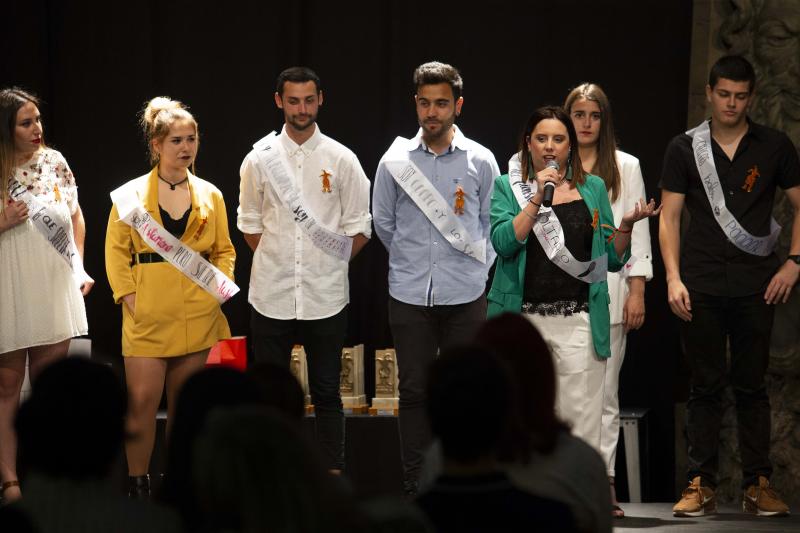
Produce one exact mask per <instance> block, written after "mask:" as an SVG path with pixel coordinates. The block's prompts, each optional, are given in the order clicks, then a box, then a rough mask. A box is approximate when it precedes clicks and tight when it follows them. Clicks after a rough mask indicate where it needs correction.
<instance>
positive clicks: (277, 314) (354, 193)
mask: <svg viewBox="0 0 800 533" xmlns="http://www.w3.org/2000/svg"><path fill="white" fill-rule="evenodd" d="M322 101H323V98H322V90H321V88H320V80H319V77H318V76H317V75H316V74H315V73H314V72H313V71H312V70H310V69H308V68H305V67H292V68H289V69H286V70H284V71H283V72H282V73H281V74H280V75H279V76H278V82H277V91H276V92H275V104H276V105H277V106H278V108H280V109H282V110H283V114H284V118H285V124H284V127H283V130H282V131H281V133H280V134H278V135H275V134H274V133H272V134H270V135H268V136H267V137H265V138H263V139H261V140H260V141H258V142H257V143H256V144H255V145H254V146H253V150H252V151H251V152H250V153H249V154H247V156H246V157H245V159H244V162H243V163H242V167H241V170H240V175H241V185H240V194H239V210H238V219H237V227H238V228H239V230H240V231H241V232H242V233H244V238H245V241H247V244H248V245H249V246H250V248H252V250H253V252H254V256H253V267H252V270H251V273H250V292H249V295H248V301H249V302H250V305H251V306H252V307H253V309H252V319H251V335H252V339H253V350H254V354H255V360H256V361H258V362H260V361H266V362H270V363H274V364H278V365H281V366H284V367H286V368H288V366H289V361H290V358H291V350H292V346H293V345H294V344H295V343H301V344H303V346H304V348H305V351H306V356H307V358H308V378H309V386H310V389H311V400H312V402H313V403H314V409H315V412H316V418H317V435H318V439H319V443H320V446H321V448H322V452H323V457H324V460H325V461H326V462H327V464H326V466H327V467H328V468H329V469H330V470H332V471H341V470H342V469H343V468H344V414H343V411H342V402H341V397H340V395H339V373H340V370H341V351H342V346H343V345H344V339H345V332H346V327H347V304H348V302H349V296H350V292H349V285H348V278H347V270H348V261H349V260H350V259H351V258H352V257H354V256H355V255H356V254H357V253H358V252H359V251H360V250H361V248H363V247H364V245H365V244H366V243H367V241H368V239H369V237H370V234H371V226H370V224H371V220H372V219H371V216H370V214H369V180H368V179H367V177H366V175H365V174H364V171H363V170H362V168H361V165H360V164H359V162H358V158H356V156H355V154H353V152H351V151H350V150H349V149H347V148H346V147H344V146H343V145H341V144H339V143H338V142H336V141H334V140H333V139H331V138H330V137H327V136H325V135H323V134H322V133H321V132H320V130H319V127H318V126H317V125H316V119H317V112H318V109H319V107H320V106H321V105H322Z"/></svg>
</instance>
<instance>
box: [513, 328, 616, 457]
mask: <svg viewBox="0 0 800 533" xmlns="http://www.w3.org/2000/svg"><path fill="white" fill-rule="evenodd" d="M523 316H525V317H527V318H528V320H530V321H531V323H532V324H533V325H534V326H536V329H538V330H539V333H541V334H542V337H543V338H544V340H545V342H547V344H548V346H549V347H550V352H551V354H552V355H553V362H554V363H555V367H556V381H557V389H556V413H557V414H558V416H559V417H560V418H561V419H562V420H564V421H565V422H567V423H569V424H570V425H571V426H572V434H573V435H575V436H576V437H579V438H581V439H583V440H584V441H586V442H587V443H588V444H589V445H590V446H592V447H593V448H594V449H595V450H597V451H598V452H599V451H600V433H601V430H600V428H601V420H602V410H603V396H604V390H603V383H604V382H605V377H606V361H605V360H604V359H598V357H597V355H596V354H595V351H594V344H593V343H592V332H591V330H590V329H589V313H576V314H574V315H572V316H541V315H538V314H528V313H523Z"/></svg>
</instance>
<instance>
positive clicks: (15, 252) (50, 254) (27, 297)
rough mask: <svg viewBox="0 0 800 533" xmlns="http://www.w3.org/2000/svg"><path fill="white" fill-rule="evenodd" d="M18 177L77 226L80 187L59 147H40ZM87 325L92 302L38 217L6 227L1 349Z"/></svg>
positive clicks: (1, 238)
mask: <svg viewBox="0 0 800 533" xmlns="http://www.w3.org/2000/svg"><path fill="white" fill-rule="evenodd" d="M14 178H16V180H17V181H19V182H20V183H22V184H23V185H25V186H27V187H28V190H29V191H31V192H32V193H33V194H34V195H36V197H37V198H38V199H39V200H40V201H42V202H45V203H47V204H49V205H51V206H53V207H54V208H55V211H56V212H57V213H58V215H60V216H61V217H62V219H63V221H64V222H65V223H66V224H67V225H68V226H69V228H70V230H71V229H72V218H71V215H72V214H74V213H75V212H76V210H77V209H78V189H77V187H76V186H75V178H74V177H73V175H72V171H70V169H69V166H68V165H67V162H66V161H65V160H64V157H63V156H62V155H61V154H60V153H59V152H57V151H55V150H50V149H43V150H40V151H39V152H38V153H36V154H35V155H34V156H33V158H32V159H31V160H30V161H28V162H26V163H24V164H23V165H21V166H19V167H17V168H16V169H15V171H14ZM87 331H88V326H87V323H86V307H85V305H84V302H83V296H82V295H81V292H80V289H79V288H78V287H77V285H76V283H75V281H74V279H73V277H72V270H71V269H70V267H69V265H67V263H66V262H65V261H64V260H63V259H62V258H61V257H59V255H58V253H57V252H56V251H55V250H54V249H53V247H52V245H51V244H50V243H49V242H48V241H47V239H45V238H44V236H42V234H41V233H39V232H38V231H37V230H36V228H35V227H34V225H33V222H31V221H30V219H29V220H26V221H25V222H24V223H23V224H20V225H18V226H16V227H14V228H11V229H9V230H6V231H4V232H2V233H0V354H3V353H6V352H10V351H12V350H17V349H20V348H27V347H31V346H41V345H45V344H52V343H55V342H59V341H63V340H65V339H69V338H71V337H75V336H78V335H85V334H86V333H87Z"/></svg>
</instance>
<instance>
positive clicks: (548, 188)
mask: <svg viewBox="0 0 800 533" xmlns="http://www.w3.org/2000/svg"><path fill="white" fill-rule="evenodd" d="M545 168H552V169H555V170H556V172H558V169H559V168H560V167H559V166H558V162H557V161H556V160H555V159H551V160H549V161H548V162H547V164H546V165H545ZM555 192H556V184H555V183H553V182H552V181H548V182H545V184H544V192H543V193H542V205H543V206H544V207H550V206H552V205H553V194H555Z"/></svg>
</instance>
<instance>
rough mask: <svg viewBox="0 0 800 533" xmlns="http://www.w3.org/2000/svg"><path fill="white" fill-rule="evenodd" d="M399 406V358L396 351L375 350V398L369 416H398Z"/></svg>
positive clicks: (388, 349) (390, 349) (389, 349)
mask: <svg viewBox="0 0 800 533" xmlns="http://www.w3.org/2000/svg"><path fill="white" fill-rule="evenodd" d="M399 404H400V395H399V392H398V379H397V356H396V355H395V352H394V349H392V348H387V349H386V350H375V397H374V398H373V399H372V407H370V409H369V414H371V415H394V416H397V410H398V407H399Z"/></svg>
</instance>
